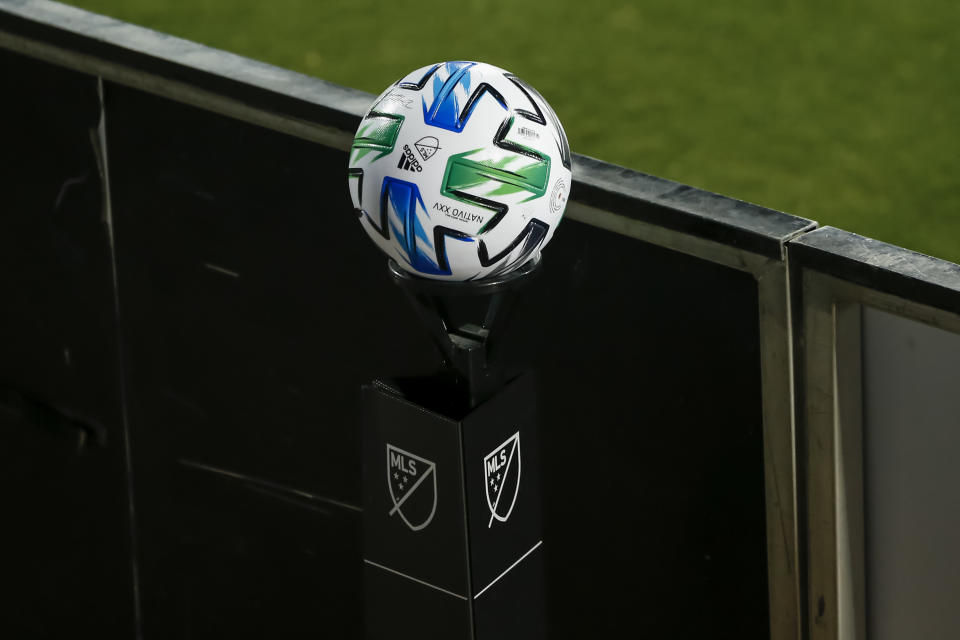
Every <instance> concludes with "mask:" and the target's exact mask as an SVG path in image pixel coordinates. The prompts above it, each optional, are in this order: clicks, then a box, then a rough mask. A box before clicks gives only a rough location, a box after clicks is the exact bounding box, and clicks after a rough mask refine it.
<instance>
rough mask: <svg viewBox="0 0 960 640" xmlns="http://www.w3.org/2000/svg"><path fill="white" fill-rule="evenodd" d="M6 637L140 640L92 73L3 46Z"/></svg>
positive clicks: (0, 307)
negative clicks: (136, 624)
mask: <svg viewBox="0 0 960 640" xmlns="http://www.w3.org/2000/svg"><path fill="white" fill-rule="evenodd" d="M0 78H2V79H3V85H4V87H5V88H6V91H5V92H4V97H3V99H2V100H0V140H2V141H3V142H2V144H0V167H2V178H0V185H2V188H3V204H2V205H0V505H2V513H3V515H2V517H0V531H2V533H0V539H2V540H3V550H4V551H3V568H2V575H3V584H4V585H5V586H6V588H5V589H4V590H3V591H4V596H3V604H2V605H0V636H3V637H9V638H36V637H44V638H46V637H132V636H133V632H134V628H133V627H134V608H133V589H132V587H131V575H132V571H131V567H130V558H131V553H130V543H129V539H130V538H129V517H128V511H127V482H126V472H125V461H124V437H123V425H122V411H121V395H120V384H119V382H120V376H119V372H118V366H119V359H118V350H117V349H118V347H117V344H118V343H117V339H116V333H117V325H116V321H115V310H114V300H113V275H112V266H111V256H110V246H109V235H108V229H107V225H106V224H105V221H104V217H103V196H102V189H101V180H100V173H99V169H98V159H97V150H96V144H97V136H96V127H97V123H98V122H99V119H100V102H99V98H98V96H97V81H96V79H95V78H90V77H87V76H83V75H80V74H76V73H72V72H69V71H65V70H63V69H60V68H57V67H53V66H50V65H47V64H44V63H40V62H36V61H34V60H31V59H29V58H24V57H21V56H18V55H15V54H12V53H9V52H7V51H2V50H0Z"/></svg>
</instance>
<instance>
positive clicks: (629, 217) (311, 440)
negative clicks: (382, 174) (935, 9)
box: [0, 1, 960, 639]
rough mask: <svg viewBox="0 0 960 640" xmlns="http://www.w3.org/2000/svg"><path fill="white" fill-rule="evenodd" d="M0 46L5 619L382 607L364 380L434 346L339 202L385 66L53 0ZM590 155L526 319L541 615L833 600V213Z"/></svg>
mask: <svg viewBox="0 0 960 640" xmlns="http://www.w3.org/2000/svg"><path fill="white" fill-rule="evenodd" d="M0 69H2V70H3V73H4V77H5V78H11V79H13V80H14V81H15V83H16V85H17V86H18V87H20V89H18V92H17V99H15V100H5V101H4V102H3V103H2V106H0V116H2V119H0V126H3V128H4V135H5V137H6V139H8V140H11V141H12V143H11V144H8V145H7V146H5V147H4V148H3V150H2V151H0V153H2V154H4V155H3V156H2V157H4V160H5V166H11V167H14V171H12V172H11V173H9V174H7V175H8V178H6V179H7V180H8V182H6V183H5V185H4V187H5V190H7V191H8V192H9V193H11V194H12V196H11V199H10V202H11V203H12V204H11V206H10V207H6V206H5V207H4V208H3V209H0V232H2V234H3V235H2V236H0V248H2V250H3V255H2V257H0V260H3V261H4V262H3V264H4V265H5V268H4V269H3V270H2V272H0V296H2V299H3V300H4V301H5V303H4V304H5V305H6V306H5V313H4V314H3V316H2V317H0V330H2V332H3V333H2V339H0V354H3V355H4V359H3V360H2V361H0V387H2V390H0V425H2V426H3V432H2V435H0V437H2V438H4V440H3V442H4V443H5V444H4V448H3V450H2V451H0V456H2V457H0V459H2V460H4V465H5V466H4V468H3V470H2V471H0V474H2V475H0V477H2V478H3V480H4V486H5V487H6V488H5V490H6V491H9V492H10V495H9V497H8V498H7V503H8V504H10V505H12V507H13V508H12V511H11V513H12V514H13V515H12V520H13V521H16V522H18V523H20V525H19V528H18V534H17V537H16V538H15V539H14V540H15V543H14V544H15V546H16V548H17V549H18V550H19V551H20V553H19V557H20V559H22V560H23V561H22V562H20V563H16V564H14V565H13V569H12V571H13V576H14V580H15V581H16V582H17V583H19V584H23V585H24V588H23V589H19V590H18V591H17V594H16V596H15V600H14V603H13V605H12V606H10V607H8V608H6V609H5V610H4V611H3V613H2V614H0V616H2V618H0V619H2V621H3V622H2V625H3V627H4V630H7V629H12V630H15V631H18V632H19V634H18V635H19V636H20V637H43V636H50V635H62V634H63V630H65V629H70V630H71V632H72V633H73V634H74V635H78V636H84V635H91V634H93V633H94V632H96V633H97V634H98V635H100V636H102V637H131V636H133V635H134V634H135V633H136V634H140V635H141V636H142V637H146V638H176V637H188V636H196V637H217V636H221V635H226V634H228V633H229V634H231V635H234V636H239V637H264V636H278V637H286V636H292V635H299V634H303V635H306V634H310V635H314V636H319V637H335V638H359V637H362V628H363V615H364V612H363V610H362V607H361V603H362V589H361V575H362V557H361V538H360V530H359V525H360V516H361V511H360V509H361V500H360V469H359V466H358V461H359V457H360V445H359V442H360V438H359V427H360V415H361V405H360V393H359V388H360V385H361V384H364V383H366V382H368V381H370V380H371V379H373V378H375V377H378V376H383V375H402V374H416V373H423V372H426V371H429V370H430V369H431V368H433V367H434V366H436V363H437V360H436V356H435V355H434V353H433V352H432V347H431V345H430V344H429V342H428V341H427V339H426V336H425V335H424V334H423V333H422V331H421V330H420V328H419V326H418V325H417V323H416V320H415V317H414V313H413V310H412V309H410V308H409V307H408V305H407V302H406V301H405V300H404V298H403V295H402V292H401V291H400V290H399V289H398V288H397V287H396V286H395V285H394V284H392V283H391V282H390V280H389V278H388V275H387V269H386V263H385V260H384V259H383V257H382V256H381V254H380V253H379V252H378V251H377V250H376V249H375V248H374V247H373V246H372V244H371V243H370V242H369V241H368V239H367V238H366V237H365V235H364V234H363V232H362V231H361V230H360V229H358V228H357V226H358V225H357V223H356V219H355V217H354V215H353V212H352V207H351V205H350V202H349V196H348V192H347V188H346V180H345V167H346V149H347V148H348V147H349V144H350V140H351V139H352V135H353V131H354V129H355V127H356V126H357V124H358V123H359V117H360V115H361V113H362V112H363V111H364V109H365V108H366V107H367V106H368V104H369V101H370V100H371V99H372V96H369V95H367V94H364V93H362V92H357V91H353V90H350V89H345V88H342V87H336V86H334V85H330V84H328V83H325V82H323V81H320V80H316V79H312V78H307V77H304V76H301V75H299V74H295V73H292V72H287V71H284V70H281V69H276V68H274V67H269V66H268V65H263V64H261V63H257V62H254V61H250V60H246V59H243V58H240V57H238V56H233V55H231V54H226V53H223V52H219V51H215V50H211V49H208V48H206V47H203V46H201V45H197V44H194V43H189V42H185V41H182V40H178V39H176V38H172V37H169V36H165V35H163V34H158V33H155V32H150V31H147V30H143V29H139V28H137V27H134V26H131V25H125V24H123V23H118V22H116V21H113V20H110V19H108V18H103V17H101V16H95V15H93V14H89V13H86V12H82V11H79V10H76V9H72V8H69V7H64V6H62V5H57V4H55V3H49V2H36V1H28V2H18V3H13V4H4V5H0ZM561 115H562V114H561ZM51 158H53V159H54V160H51ZM24 159H27V160H24ZM574 178H575V182H574V185H573V191H572V194H571V201H570V205H569V208H568V212H567V216H566V220H565V221H564V222H563V223H562V225H561V226H560V227H559V229H558V231H557V234H556V237H555V238H554V240H553V241H552V242H551V244H550V246H549V248H548V249H547V250H546V251H545V252H544V269H543V274H542V275H541V277H540V279H539V280H538V282H537V283H536V284H535V285H534V286H533V287H532V288H531V289H530V290H529V291H528V292H527V293H525V295H524V296H523V300H522V304H521V305H520V307H519V308H518V309H517V311H516V314H515V318H514V321H513V325H512V327H510V330H509V331H508V334H507V336H506V337H507V343H506V344H505V345H504V348H505V350H507V351H508V352H509V353H510V354H511V358H512V359H513V361H514V362H515V364H517V365H519V366H525V367H530V368H532V369H534V370H535V371H536V374H537V384H538V388H537V393H538V404H539V408H540V413H539V425H538V426H539V431H540V434H541V435H540V437H541V441H542V451H541V459H542V465H543V492H544V496H545V504H544V547H543V548H544V554H545V563H546V575H547V585H548V586H547V593H546V599H547V619H548V632H549V637H552V638H567V637H569V638H577V637H613V636H630V637H633V636H639V637H647V636H649V637H690V638H694V637H695V638H700V637H726V638H766V637H772V638H775V639H785V638H801V637H807V636H808V635H810V634H812V633H815V632H816V629H817V628H819V627H817V625H818V624H820V622H819V620H818V618H817V617H816V615H815V614H816V612H817V611H818V610H819V609H818V606H819V605H818V603H819V600H820V597H821V596H823V597H824V602H825V603H826V602H827V601H828V600H829V597H832V598H834V600H837V599H838V598H839V595H838V593H839V592H836V593H833V594H832V596H829V597H828V596H824V594H822V593H820V592H816V593H814V590H813V588H812V587H811V586H810V585H809V584H808V582H811V581H815V576H817V575H820V573H818V572H819V571H820V569H819V568H816V567H819V566H820V565H818V564H817V562H818V558H819V556H816V555H815V554H812V553H811V554H808V553H807V547H806V546H805V545H804V544H801V543H802V541H804V540H805V539H807V538H810V539H813V538H815V535H814V534H813V533H812V527H811V526H809V525H808V523H807V520H806V517H807V514H808V511H810V510H811V509H812V508H811V507H808V506H807V505H808V501H807V490H808V489H810V487H812V486H813V484H814V482H813V481H812V480H803V479H804V478H807V475H805V474H808V473H809V470H810V468H816V464H813V465H810V464H808V462H807V459H806V458H805V457H804V456H805V455H806V454H807V445H806V442H807V440H806V437H807V434H808V433H809V430H808V429H807V428H806V423H805V422H804V421H805V419H806V414H805V413H803V412H802V411H800V412H799V413H797V414H795V413H794V412H795V409H797V405H795V403H794V398H795V393H794V378H793V376H794V370H793V360H792V351H793V346H792V345H793V344H794V343H796V332H797V331H798V330H799V329H798V328H799V327H802V326H804V325H803V321H804V318H803V314H802V312H801V311H799V309H801V308H803V305H804V304H806V302H805V300H806V298H804V297H803V296H802V295H801V293H800V292H799V290H798V289H797V285H798V283H800V282H802V281H803V280H804V278H805V276H803V275H802V274H801V272H798V271H796V267H795V268H794V270H793V271H789V270H788V267H787V262H786V257H787V249H786V247H787V246H788V245H789V244H790V243H791V240H793V239H795V238H797V237H798V236H800V237H801V238H802V234H805V233H806V232H808V231H810V230H811V229H813V228H814V226H815V225H814V224H813V223H812V222H810V221H808V220H804V219H800V218H796V217H793V216H789V215H787V214H783V213H780V212H776V211H772V210H769V209H764V208H762V207H757V206H754V205H750V204H747V203H743V202H740V201H737V200H733V199H730V198H725V197H722V196H718V195H716V194H711V193H707V192H704V191H700V190H697V189H693V188H691V187H687V186H684V185H679V184H676V183H672V182H670V181H667V180H662V179H659V178H655V177H652V176H646V175H643V174H639V173H635V172H632V171H628V170H625V169H622V168H619V167H614V166H611V165H608V164H606V163H603V162H600V161H597V160H593V159H590V158H585V157H583V156H576V157H575V159H574ZM807 235H809V234H807ZM801 242H802V240H801ZM802 251H803V249H802V248H801V249H798V252H799V253H798V254H797V255H800V256H801V257H802V255H804V254H802ZM823 252H824V253H825V254H829V253H830V249H829V248H828V249H825V250H824V251H823ZM790 255H793V253H791V254H790ZM798 260H799V259H798ZM881 270H882V268H881ZM921 280H922V278H921ZM788 284H789V285H792V288H791V287H788ZM957 289H958V290H960V287H957ZM901 294H902V292H901ZM943 295H946V296H947V299H948V300H951V301H954V302H951V304H953V303H955V301H956V300H957V295H955V293H951V292H950V291H949V290H948V291H947V293H945V294H943ZM951 296H953V297H951ZM908 297H909V296H908ZM6 301H10V302H9V304H7V303H6ZM791 305H792V312H791ZM798 371H799V373H800V374H801V375H798V386H797V391H798V392H799V396H798V397H804V393H805V390H806V388H807V386H809V385H808V382H807V379H806V378H805V377H804V376H803V374H804V371H806V369H803V367H802V366H801V368H800V369H799V370H798ZM44 416H47V417H44ZM48 416H54V417H55V418H56V420H58V421H59V422H58V423H57V424H60V425H61V426H60V427H58V428H60V429H61V430H62V433H60V435H54V434H53V432H52V431H50V429H48V422H50V420H51V419H50V418H48ZM795 417H799V421H797V422H795ZM64 424H65V425H67V426H66V427H64V426H62V425H64ZM795 424H796V425H797V427H798V431H797V435H798V439H797V440H796V441H795V432H794V425H795ZM78 425H79V426H78ZM91 434H93V435H94V436H96V437H93V436H92V435H91ZM78 442H79V445H78ZM795 442H799V443H800V444H801V447H800V449H799V450H797V449H795ZM798 465H799V467H798ZM797 478H801V480H802V481H801V482H800V483H799V485H800V487H799V488H800V492H799V493H798V491H797ZM798 497H799V502H798ZM818 504H819V503H818ZM31 559H36V560H31ZM38 570H39V571H42V574H43V579H41V578H39V577H38ZM808 574H809V575H808ZM808 578H809V579H808ZM854 591H855V589H854ZM828 595H829V594H828ZM831 602H832V601H831ZM824 607H827V604H824ZM827 610H829V608H828V609H827ZM78 612H79V613H78ZM808 612H811V613H809V615H808ZM105 617H109V620H110V624H111V625H113V626H110V625H104V623H103V620H104V619H105ZM823 637H828V636H823ZM829 637H836V636H829Z"/></svg>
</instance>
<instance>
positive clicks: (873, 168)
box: [71, 0, 960, 262]
mask: <svg viewBox="0 0 960 640" xmlns="http://www.w3.org/2000/svg"><path fill="white" fill-rule="evenodd" d="M71 4H75V5H77V6H80V7H83V8H85V9H89V10H91V11H96V12H98V13H105V14H108V15H111V16H115V17H117V18H120V19H121V20H125V21H129V22H134V23H137V24H140V25H144V26H147V27H151V28H153V29H157V30H159V31H165V32H168V33H172V34H174V35H177V36H181V37H184V38H188V39H191V40H196V41H199V42H203V43H205V44H208V45H211V46H214V47H218V48H222V49H227V50H230V51H234V52H237V53H240V54H242V55H245V56H249V57H252V58H257V59H260V60H264V61H267V62H270V63H272V64H276V65H279V66H282V67H287V68H290V69H295V70H297V71H301V72H304V73H307V74H310V75H314V76H318V77H321V78H324V79H326V80H329V81H332V82H335V83H338V84H344V85H349V86H351V87H357V88H360V89H364V90H367V91H370V92H372V93H379V92H380V91H381V90H382V89H383V88H384V87H386V86H387V85H388V84H389V83H391V82H393V81H394V80H396V79H397V78H399V77H400V76H402V75H404V74H406V73H407V72H409V71H411V70H413V69H415V68H417V67H420V66H423V65H426V64H429V63H431V62H436V61H440V60H463V59H467V60H482V61H485V62H489V63H491V64H495V65H497V66H500V67H504V68H507V69H510V70H511V71H513V72H515V73H517V74H518V75H519V76H521V77H523V78H524V79H525V80H527V81H528V82H530V83H531V84H533V85H534V86H535V87H537V88H538V89H539V90H540V92H541V93H543V95H544V96H545V97H546V98H547V99H548V100H549V101H550V103H551V104H552V105H553V107H554V109H555V110H556V111H557V113H558V115H559V116H560V118H561V120H562V121H563V123H564V126H565V128H566V130H567V134H568V135H569V138H570V144H571V146H572V147H573V149H574V151H577V152H579V153H584V154H587V155H591V156H595V157H599V158H602V159H604V160H607V161H610V162H614V163H617V164H622V165H626V166H628V167H631V168H633V169H637V170H640V171H643V172H646V173H652V174H655V175H658V176H662V177H666V178H670V179H672V180H677V181H680V182H684V183H687V184H690V185H693V186H696V187H700V188H703V189H709V190H711V191H716V192H719V193H722V194H724V195H728V196H733V197H736V198H740V199H743V200H749V201H751V202H755V203H758V204H762V205H765V206H768V207H772V208H775V209H781V210H783V211H787V212H790V213H794V214H797V215H801V216H805V217H808V218H813V219H814V220H817V221H819V222H820V223H821V224H829V225H833V226H838V227H842V228H845V229H848V230H851V231H855V232H857V233H861V234H863V235H868V236H872V237H875V238H878V239H881V240H885V241H887V242H892V243H895V244H899V245H902V246H905V247H908V248H910V249H914V250H917V251H921V252H924V253H929V254H932V255H935V256H938V257H941V258H946V259H949V260H953V261H955V262H960V179H958V174H960V58H958V56H960V47H958V45H960V3H957V2H956V0H914V1H913V2H904V1H903V0H872V1H869V2H867V1H863V0H847V1H846V2H840V1H836V0H829V1H827V0H739V1H731V2H692V1H689V0H646V1H644V2H636V3H631V2H603V1H601V0H593V1H592V2H590V1H588V2H584V1H579V0H556V1H554V2H518V1H513V2H511V1H507V0H500V1H494V0H460V1H450V0H448V1H446V2H440V1H437V0H419V1H417V2H399V1H395V2H389V1H387V2H378V1H376V0H351V1H350V2H339V1H332V0H331V1H323V0H266V1H265V0H256V1H254V0H73V2H71Z"/></svg>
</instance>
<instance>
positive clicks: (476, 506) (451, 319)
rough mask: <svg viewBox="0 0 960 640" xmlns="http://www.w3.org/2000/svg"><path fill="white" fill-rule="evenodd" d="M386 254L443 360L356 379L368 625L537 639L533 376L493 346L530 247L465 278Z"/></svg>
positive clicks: (392, 637) (394, 639) (424, 635)
mask: <svg viewBox="0 0 960 640" xmlns="http://www.w3.org/2000/svg"><path fill="white" fill-rule="evenodd" d="M389 266H390V273H391V276H392V277H393V279H394V281H395V282H396V283H397V284H398V285H399V286H400V287H401V288H402V289H403V291H404V292H405V293H406V295H407V297H408V298H409V299H410V300H411V302H412V303H413V306H414V309H415V310H416V312H417V314H418V316H419V317H420V319H421V322H422V323H423V325H424V326H425V327H426V329H427V331H428V332H429V334H430V336H431V338H432V340H433V342H434V343H435V344H436V345H437V347H438V348H439V350H440V353H441V354H442V357H443V363H442V366H441V371H440V372H439V373H438V374H436V375H432V376H425V377H419V378H406V379H395V380H384V379H381V380H376V381H374V382H372V383H370V384H368V385H365V386H364V387H363V390H362V391H363V393H362V401H363V402H362V409H363V553H364V597H365V614H364V620H365V637H366V638H369V639H378V640H379V639H383V640H387V639H389V640H404V639H406V638H410V639H411V640H414V639H416V640H427V639H432V638H437V639H442V640H493V639H496V640H521V639H522V640H539V639H542V638H546V630H545V628H544V620H545V606H544V580H543V562H544V551H543V538H542V534H541V529H542V528H541V496H540V468H539V467H540V461H539V443H538V437H537V423H536V398H535V395H536V394H535V384H534V378H533V375H532V374H531V373H530V372H523V373H520V374H518V375H508V374H507V373H506V371H505V365H504V363H503V360H504V358H503V356H504V354H503V353H502V348H501V344H502V343H501V341H502V337H503V332H504V331H505V325H506V323H507V321H508V319H509V316H510V312H511V311H512V310H513V309H514V305H515V302H516V301H517V298H518V295H519V292H520V291H521V290H522V289H523V287H525V286H526V285H528V284H529V283H530V282H532V281H533V280H534V278H535V277H536V275H537V274H538V273H539V268H540V261H539V258H537V259H535V260H534V261H531V262H529V263H527V264H526V265H524V266H523V267H521V268H519V269H517V270H515V271H513V272H511V273H508V274H506V275H503V276H500V277H497V278H491V279H486V280H480V281H476V282H467V283H459V282H458V283H453V282H439V281H435V280H427V279H425V278H420V277H417V276H413V275H411V274H408V273H406V272H405V271H403V270H402V269H400V267H399V266H398V265H397V264H396V263H393V262H391V263H390V265H389Z"/></svg>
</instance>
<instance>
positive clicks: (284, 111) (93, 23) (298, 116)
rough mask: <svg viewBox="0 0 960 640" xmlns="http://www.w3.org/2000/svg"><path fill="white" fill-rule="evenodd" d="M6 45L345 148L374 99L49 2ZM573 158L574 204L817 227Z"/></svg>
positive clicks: (708, 233)
mask: <svg viewBox="0 0 960 640" xmlns="http://www.w3.org/2000/svg"><path fill="white" fill-rule="evenodd" d="M0 47H4V48H7V49H10V50H13V51H17V52H20V53H24V54H26V55H30V56H33V57H37V58H41V59H47V60H48V61H52V62H55V63H57V64H61V65H64V66H68V67H71V68H74V69H76V70H79V71H83V72H86V73H91V74H93V75H99V76H101V77H103V78H104V79H106V80H110V81H114V82H118V83H120V84H127V85H130V86H135V87H137V88H141V89H145V90H147V91H152V92H154V93H157V94H160V95H166V96H168V97H171V98H173V99H175V100H181V101H184V102H188V103H191V104H194V105H197V106H201V107H207V108H210V109H211V110H215V111H220V112H221V113H224V114H226V115H232V116H234V117H237V118H239V119H244V120H248V121H251V122H255V123H257V124H261V125H263V126H268V127H274V128H277V129H279V130H283V131H285V132H287V133H291V134H293V135H300V136H302V137H306V138H310V139H314V140H317V141H320V142H324V143H326V144H330V145H332V146H337V147H340V148H344V149H346V148H348V147H349V145H350V141H351V140H352V137H353V133H354V131H356V128H357V126H358V125H359V122H360V118H361V116H362V114H363V113H364V112H365V111H366V109H367V107H368V106H369V104H370V101H371V100H372V99H373V96H372V95H371V94H369V93H367V92H364V91H359V90H356V89H350V88H348V87H342V86H339V85H335V84H332V83H330V82H326V81H324V80H321V79H318V78H313V77H310V76H306V75H303V74H300V73H297V72H294V71H289V70H286V69H281V68H279V67H275V66H272V65H269V64H266V63H262V62H258V61H255V60H251V59H248V58H244V57H242V56H239V55H236V54H232V53H228V52H225V51H220V50H218V49H214V48H211V47H207V46H204V45H201V44H198V43H195V42H191V41H188V40H184V39H181V38H177V37H174V36H170V35H167V34H164V33H160V32H157V31H153V30H151V29H146V28H143V27H138V26H136V25H132V24H128V23H125V22H121V21H119V20H115V19H113V18H109V17H106V16H102V15H98V14H94V13H90V12H87V11H84V10H81V9H77V8H75V7H70V6H67V5H62V4H59V3H56V2H49V1H47V0H0ZM311 129H315V130H316V131H311ZM574 164H575V167H574V175H575V177H574V186H573V189H572V193H571V199H572V200H573V201H575V202H578V203H580V204H582V205H586V206H587V207H592V208H596V209H602V210H604V211H609V212H611V213H615V214H618V215H620V216H623V217H625V218H627V219H631V220H639V221H642V222H645V223H649V224H653V225H656V226H658V227H663V228H666V229H670V230H673V231H676V232H679V233H681V234H688V235H692V236H697V237H700V238H706V239H709V240H712V241H716V242H720V243H722V244H726V245H729V246H731V247H734V248H736V249H739V250H743V251H747V252H750V253H756V254H760V255H763V256H766V257H769V258H774V259H777V260H779V259H781V258H782V257H783V244H784V243H785V242H786V241H788V240H789V239H791V238H793V237H794V236H796V235H797V234H800V233H803V232H804V231H808V230H810V229H813V228H815V226H816V224H815V223H814V222H812V221H811V220H807V219H805V218H799V217H796V216H793V215H789V214H786V213H782V212H780V211H775V210H773V209H767V208H765V207H761V206H757V205H753V204H749V203H747V202H743V201H740V200H736V199H734V198H728V197H725V196H721V195H717V194H715V193H711V192H708V191H703V190H700V189H696V188H693V187H689V186H686V185H683V184H679V183H676V182H672V181H670V180H666V179H663V178H657V177H654V176H650V175H646V174H643V173H640V172H636V171H631V170H629V169H625V168H623V167H618V166H615V165H612V164H609V163H606V162H602V161H600V160H595V159H593V158H589V157H586V156H582V155H577V154H574ZM578 219H580V220H581V221H585V222H587V223H589V222H590V220H589V217H587V218H586V219H584V216H582V215H581V216H580V217H579V218H578Z"/></svg>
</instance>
